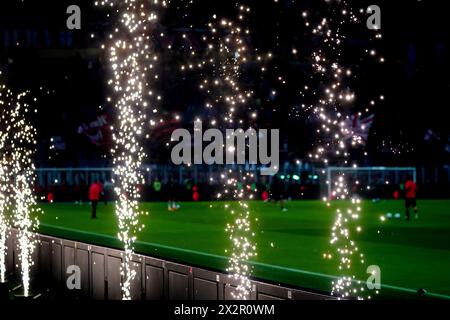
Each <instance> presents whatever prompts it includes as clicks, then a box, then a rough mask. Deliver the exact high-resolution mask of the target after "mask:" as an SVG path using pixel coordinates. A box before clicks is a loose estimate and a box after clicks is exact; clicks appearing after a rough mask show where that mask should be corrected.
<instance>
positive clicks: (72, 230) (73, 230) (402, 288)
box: [40, 223, 450, 299]
mask: <svg viewBox="0 0 450 320" xmlns="http://www.w3.org/2000/svg"><path fill="white" fill-rule="evenodd" d="M40 226H43V227H47V228H53V229H59V230H64V231H69V232H74V233H81V234H85V235H90V236H96V237H98V236H100V237H103V238H108V239H111V240H117V241H118V240H119V239H118V238H117V237H114V236H110V235H105V234H98V233H95V232H89V231H82V230H77V229H71V228H66V227H60V226H53V225H49V224H45V223H41V224H40ZM135 243H136V244H141V245H149V246H152V247H157V248H161V249H169V250H173V251H179V252H184V253H192V254H196V255H200V256H205V257H209V258H216V259H221V260H225V261H228V258H227V257H224V256H220V255H216V254H212V253H206V252H201V251H195V250H190V249H182V248H177V247H171V246H166V245H163V244H157V243H151V242H145V241H136V242H135ZM249 263H250V264H251V265H253V266H259V267H265V268H270V269H276V270H280V271H288V272H293V273H299V274H306V275H311V276H316V277H322V278H326V279H334V280H336V279H339V277H337V276H332V275H329V274H325V273H319V272H312V271H306V270H300V269H294V268H288V267H281V266H275V265H271V264H266V263H261V262H254V261H249ZM358 281H362V280H353V282H358ZM381 288H382V289H383V288H386V289H393V290H398V291H403V292H408V293H414V294H415V293H417V290H414V289H409V288H404V287H398V286H394V285H388V284H382V285H381ZM427 295H428V296H431V297H435V298H441V299H450V296H449V295H444V294H439V293H433V292H429V293H427Z"/></svg>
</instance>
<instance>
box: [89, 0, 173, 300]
mask: <svg viewBox="0 0 450 320" xmlns="http://www.w3.org/2000/svg"><path fill="white" fill-rule="evenodd" d="M96 5H103V6H112V7H116V9H117V10H116V13H117V14H118V16H119V19H120V23H119V25H118V26H117V27H116V28H115V29H114V32H113V33H112V34H111V35H110V37H109V38H110V39H111V44H110V46H109V55H110V58H109V61H110V64H111V68H112V71H113V78H112V79H111V80H110V81H109V85H111V86H112V88H113V91H114V97H113V98H112V99H111V98H110V100H111V101H114V103H115V109H116V113H117V120H118V123H117V127H116V128H115V130H114V135H113V139H114V147H113V150H112V154H113V158H114V161H113V162H114V176H115V181H114V183H115V192H116V194H117V197H118V201H117V205H116V215H117V218H118V224H119V233H118V237H119V239H120V240H121V241H122V243H123V246H124V251H125V254H124V257H123V262H122V268H121V275H122V278H123V279H122V297H123V299H124V300H129V299H131V292H130V287H131V282H132V281H133V279H134V277H135V271H134V270H133V267H132V255H133V252H134V248H133V246H134V243H135V241H136V235H137V233H138V232H139V231H140V230H141V226H140V225H139V216H140V215H141V214H143V213H144V212H142V211H140V210H139V199H140V190H139V185H140V184H142V183H143V180H144V179H143V176H142V173H141V165H142V162H143V160H144V156H145V155H144V152H143V148H142V146H141V141H142V139H143V136H144V133H143V132H144V128H145V123H146V114H147V113H149V111H148V110H154V109H155V106H154V105H153V106H150V102H152V101H153V100H154V99H155V97H154V93H153V91H152V90H150V89H149V88H150V87H151V85H152V82H156V81H157V79H158V74H157V73H156V72H155V69H156V68H155V65H156V63H157V62H158V55H157V54H156V53H155V52H154V50H153V48H152V46H151V35H152V28H153V26H154V24H155V23H156V21H157V19H158V10H159V9H160V8H161V7H165V6H166V2H165V1H158V0H154V1H145V0H125V1H110V0H105V1H102V2H96ZM158 98H159V97H158ZM158 100H159V99H158ZM150 108H151V109H150Z"/></svg>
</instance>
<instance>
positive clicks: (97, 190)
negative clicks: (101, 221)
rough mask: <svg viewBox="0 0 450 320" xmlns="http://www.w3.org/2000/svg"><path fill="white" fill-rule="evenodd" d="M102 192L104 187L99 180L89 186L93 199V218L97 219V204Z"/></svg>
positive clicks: (91, 199) (90, 197)
mask: <svg viewBox="0 0 450 320" xmlns="http://www.w3.org/2000/svg"><path fill="white" fill-rule="evenodd" d="M101 193H102V187H101V186H100V184H99V183H98V181H94V183H93V184H92V185H91V187H90V188H89V201H91V205H92V219H97V205H98V202H99V201H100V194H101Z"/></svg>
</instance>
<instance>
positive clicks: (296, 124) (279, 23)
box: [0, 0, 450, 166]
mask: <svg viewBox="0 0 450 320" xmlns="http://www.w3.org/2000/svg"><path fill="white" fill-rule="evenodd" d="M187 2H188V1H184V2H183V1H181V0H178V1H176V0H174V1H172V4H171V6H170V8H169V9H168V10H167V12H166V14H165V15H164V17H163V18H162V20H161V21H162V22H161V24H163V27H164V29H165V30H166V32H167V33H168V34H171V35H173V37H175V38H177V37H180V35H181V34H182V33H184V32H187V33H188V34H191V38H192V39H195V38H199V37H201V35H202V30H205V25H206V24H207V22H208V21H209V19H210V17H211V16H212V15H213V14H214V13H216V14H217V15H219V16H232V14H233V10H234V6H233V4H234V1H228V0H227V1H225V0H224V1H206V0H195V1H194V4H193V5H191V6H189V7H186V6H185V5H184V3H187ZM242 2H243V3H250V4H251V6H252V8H253V13H252V18H253V20H252V23H251V25H250V26H249V27H250V28H251V29H252V31H253V34H252V43H251V45H252V46H253V47H257V48H259V49H260V51H261V52H267V51H270V52H273V54H274V62H273V65H272V67H273V69H272V71H271V72H270V73H269V75H268V76H267V77H266V79H265V83H264V82H263V83H261V80H258V81H256V80H255V79H250V78H249V79H247V80H248V81H249V82H251V81H255V83H257V84H258V86H259V89H258V90H259V91H258V90H257V93H258V94H260V95H261V99H262V101H263V104H264V103H265V102H264V101H265V100H264V99H266V98H267V97H266V96H267V95H268V93H269V92H270V91H271V90H277V92H280V95H279V97H278V98H277V99H279V101H275V102H273V101H272V102H270V103H273V104H276V105H277V106H278V105H279V107H277V111H276V112H273V113H272V112H271V113H268V114H266V115H265V118H264V116H263V117H262V120H261V121H265V122H270V126H272V127H283V128H285V130H284V132H283V133H284V136H285V138H286V139H287V140H288V141H289V148H290V151H291V153H293V154H294V155H295V156H296V157H301V156H303V155H305V154H306V152H308V151H309V149H310V146H311V144H312V140H311V136H310V135H309V134H308V132H309V130H311V124H310V123H308V121H306V117H302V116H300V117H297V118H295V117H290V116H288V114H289V113H290V109H291V108H292V106H293V105H295V104H299V103H301V102H302V101H301V99H300V97H299V96H298V94H297V93H298V88H299V87H302V86H303V85H304V83H305V75H307V74H308V72H309V68H310V66H309V61H310V60H309V59H310V56H309V55H308V53H309V52H310V49H311V46H313V45H314V43H313V39H311V37H310V36H309V33H308V30H306V29H305V27H304V26H303V20H302V18H301V12H302V11H303V10H308V11H310V12H312V13H316V14H321V13H322V12H323V10H325V9H324V8H326V7H325V6H323V5H321V3H323V2H322V1H318V0H314V1H313V0H304V1H299V0H297V1H293V0H280V1H279V3H275V2H274V1H242ZM349 2H350V3H355V4H356V5H355V6H356V7H363V6H364V4H365V3H368V4H378V5H380V7H381V9H382V19H383V20H382V32H383V36H384V38H383V41H382V42H380V43H381V45H378V47H377V50H378V51H381V52H383V56H384V57H385V58H386V63H385V64H384V65H383V66H379V65H377V66H375V65H371V64H367V65H364V66H363V67H362V68H361V71H362V72H361V76H360V79H359V81H358V88H355V89H356V91H357V93H358V95H359V96H361V97H363V98H369V97H370V96H371V95H379V94H384V95H385V97H386V99H385V101H384V102H383V103H382V104H380V105H378V106H377V108H376V109H375V110H374V111H375V114H376V120H375V123H374V128H373V130H372V134H371V138H370V141H369V145H368V149H369V150H370V153H371V157H370V159H369V160H370V162H371V163H372V164H377V163H383V164H384V163H390V162H392V163H394V164H415V163H434V162H448V154H447V153H445V152H444V146H445V144H446V143H447V138H448V136H449V134H450V130H449V129H448V128H449V126H448V124H447V119H446V117H445V115H446V109H447V107H448V105H449V98H448V96H449V93H450V78H449V76H448V75H449V71H450V68H449V63H450V62H449V61H450V59H449V58H450V43H449V40H450V32H449V30H450V28H449V27H448V25H447V23H446V19H447V17H446V12H447V11H446V10H445V4H443V2H444V1H424V0H423V1H417V0H404V1H392V0H391V1H368V2H366V1H357V0H354V1H349ZM393 2H395V4H394V3H393ZM211 3H214V5H211ZM68 4H78V5H79V6H80V7H81V9H82V30H81V31H75V32H73V33H71V34H70V36H71V39H72V42H71V43H69V44H66V45H64V44H63V43H62V42H61V34H60V33H61V32H66V31H67V29H66V28H65V22H66V18H67V15H66V14H65V9H66V8H67V5H68ZM105 13H106V11H105V10H98V9H95V8H94V6H93V1H79V0H78V1H77V0H71V1H65V0H64V1H54V0H45V1H44V0H42V1H36V0H25V1H15V0H8V1H2V2H1V4H0V68H1V69H2V70H3V71H5V73H6V75H7V82H8V84H9V85H10V86H11V87H13V88H16V89H31V90H32V91H33V92H35V93H37V95H39V96H41V97H40V102H39V105H38V106H37V107H38V109H39V115H38V116H37V118H36V119H35V123H36V126H37V128H38V131H39V134H40V135H39V137H40V138H39V141H40V144H39V148H40V150H39V161H40V164H41V165H42V166H46V165H59V164H61V165H62V164H63V163H64V162H65V163H64V164H73V165H80V164H81V163H82V161H81V160H77V161H75V159H79V158H82V159H84V160H83V161H86V159H87V160H89V161H91V160H92V161H94V162H95V161H96V160H95V159H97V158H99V157H100V156H101V155H105V154H106V153H107V152H106V151H105V150H101V149H96V148H95V147H92V146H87V145H86V144H85V141H80V139H79V137H78V136H77V134H76V130H77V127H78V126H79V125H80V123H82V122H85V121H91V120H92V119H94V118H95V116H96V115H97V114H98V113H99V112H100V110H99V108H98V107H99V106H100V105H101V106H102V107H103V108H104V110H106V112H109V106H108V105H107V104H105V102H104V101H105V97H106V96H107V89H106V85H105V83H106V79H107V76H108V69H107V67H108V66H107V62H106V61H105V57H104V55H103V53H101V52H100V51H99V50H97V49H98V48H99V46H100V43H101V41H100V40H99V39H100V38H101V37H103V36H104V32H106V31H107V30H108V29H109V28H111V25H110V23H109V22H108V20H107V19H105ZM191 26H192V27H193V28H194V30H195V31H192V29H191V30H189V28H190V27H191ZM27 31H35V32H37V42H36V43H35V44H33V45H31V46H26V44H25V43H26V40H25V39H26V32H27ZM6 32H7V33H8V35H9V36H10V40H11V37H12V36H13V35H14V32H16V33H17V34H18V36H19V38H20V39H21V40H20V42H21V44H20V45H19V46H11V45H10V46H7V45H6V40H5V34H6ZM46 32H48V34H49V37H50V38H49V39H50V40H45V37H46V36H45V33H46ZM91 33H95V34H96V38H95V39H91V38H90V35H91ZM63 36H64V34H63ZM349 39H350V41H353V42H354V44H355V47H356V48H357V49H358V48H359V49H360V50H363V49H365V48H371V47H370V46H371V45H370V44H369V43H367V41H365V38H364V35H361V34H351V35H349ZM294 46H295V47H296V48H298V49H299V52H300V54H298V55H297V56H296V57H293V56H292V54H291V52H292V48H293V47H294ZM181 47H182V45H180V48H181ZM354 58H355V61H357V60H358V56H355V57H354ZM181 59H183V54H182V53H179V54H178V55H173V56H170V57H166V58H163V63H165V66H164V70H163V72H162V74H163V76H162V77H163V80H162V84H161V87H160V90H161V91H162V93H163V95H164V96H165V102H164V105H163V108H162V109H165V110H167V111H175V110H177V111H179V112H180V113H181V114H183V117H184V118H186V119H189V117H194V116H195V115H197V113H198V112H199V111H198V105H199V104H200V103H201V99H200V97H199V96H198V95H195V94H193V93H192V92H194V91H193V90H194V89H193V87H192V86H193V84H192V83H194V82H192V79H191V78H189V77H186V76H183V75H180V74H179V73H178V71H176V70H177V68H176V67H175V66H177V65H178V64H179V63H180V62H181V61H180V60H181ZM355 64H357V62H355ZM164 74H165V75H164ZM280 74H282V75H283V76H285V77H286V78H287V80H288V85H287V86H284V87H283V86H280V85H279V84H277V82H276V78H277V76H278V75H280ZM190 86H191V87H190ZM41 87H43V88H44V90H43V91H42V90H39V88H41ZM47 90H49V91H50V92H51V94H48V95H46V94H43V92H44V91H45V92H46V91H47ZM175 93H176V94H175ZM265 95H266V96H265ZM266 100H267V99H266ZM267 103H269V102H267ZM286 124H287V125H286ZM427 129H433V131H434V132H436V133H437V134H438V135H439V136H440V141H435V142H434V143H433V145H429V144H425V143H424V135H425V132H426V130H427ZM52 136H63V137H64V138H65V140H66V141H67V142H68V145H69V146H70V147H69V148H68V149H70V150H69V151H68V152H66V153H64V154H63V155H60V156H59V158H57V157H53V158H52V160H49V158H48V156H49V152H48V145H49V139H50V137H52ZM383 146H384V147H383ZM388 150H389V152H387V151H388ZM430 150H433V152H434V154H435V155H436V156H435V157H432V159H430V157H429V156H428V154H429V152H430ZM391 151H394V153H392V152H391ZM80 154H83V156H82V157H81V156H80ZM68 159H70V160H71V161H68Z"/></svg>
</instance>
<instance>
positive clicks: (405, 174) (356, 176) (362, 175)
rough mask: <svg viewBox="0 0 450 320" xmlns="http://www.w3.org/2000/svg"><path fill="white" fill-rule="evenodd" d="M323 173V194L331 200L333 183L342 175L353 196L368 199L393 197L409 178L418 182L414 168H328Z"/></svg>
mask: <svg viewBox="0 0 450 320" xmlns="http://www.w3.org/2000/svg"><path fill="white" fill-rule="evenodd" d="M323 173H324V175H323V182H322V188H321V190H322V191H321V192H322V193H323V196H324V197H327V198H329V199H331V198H332V186H333V183H334V182H335V181H337V179H339V177H340V176H342V175H344V176H345V179H346V181H347V184H348V186H349V188H351V190H350V191H351V192H352V193H353V194H354V193H356V194H358V195H360V196H362V197H366V198H386V197H391V196H392V195H393V193H394V192H395V191H397V190H400V189H401V185H402V184H404V183H405V181H406V180H407V179H408V178H409V177H412V178H413V180H414V181H417V170H416V168H413V167H327V168H325V169H324V171H323Z"/></svg>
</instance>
